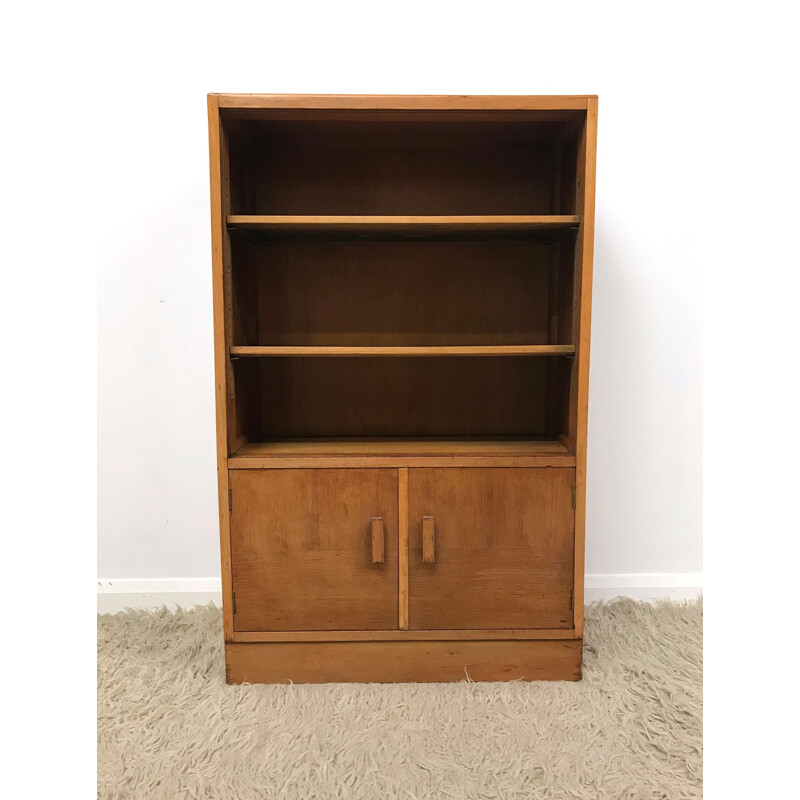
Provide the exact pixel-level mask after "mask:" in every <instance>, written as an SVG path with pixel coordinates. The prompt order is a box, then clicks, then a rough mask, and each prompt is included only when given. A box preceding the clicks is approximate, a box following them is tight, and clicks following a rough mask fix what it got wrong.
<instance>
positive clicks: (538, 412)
mask: <svg viewBox="0 0 800 800" xmlns="http://www.w3.org/2000/svg"><path fill="white" fill-rule="evenodd" d="M549 360H550V359H546V358H517V357H508V358H480V357H478V358H456V359H453V358H438V357H434V358H369V357H367V358H265V359H252V360H249V359H239V360H237V361H235V362H234V373H235V378H236V395H237V409H238V413H239V425H240V428H241V430H242V432H243V433H244V434H245V435H246V436H247V437H248V438H249V439H250V441H265V440H270V439H281V438H291V437H352V436H364V437H378V436H410V437H425V436H454V437H459V436H526V437H528V436H544V435H545V433H546V427H547V425H546V406H547V363H546V362H547V361H549ZM254 365H255V366H254ZM256 370H257V371H258V373H259V375H258V377H259V380H258V383H255V382H254V381H253V373H254V371H256Z"/></svg>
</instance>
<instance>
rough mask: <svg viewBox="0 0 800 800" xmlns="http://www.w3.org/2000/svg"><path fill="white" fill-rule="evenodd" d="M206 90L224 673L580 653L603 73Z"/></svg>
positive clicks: (503, 662) (573, 660)
mask: <svg viewBox="0 0 800 800" xmlns="http://www.w3.org/2000/svg"><path fill="white" fill-rule="evenodd" d="M208 110H209V133H210V166H211V222H212V261H213V282H214V286H213V289H214V295H213V297H214V348H215V369H216V404H217V412H216V414H217V416H216V424H217V451H218V456H217V470H218V476H219V508H220V541H221V553H222V586H223V626H224V636H225V652H226V667H227V677H228V681H229V682H231V683H237V682H244V681H247V682H251V683H255V682H270V683H271V682H288V681H293V682H296V683H302V682H330V681H361V682H373V681H375V682H394V681H456V680H463V679H465V678H467V677H469V678H471V679H472V680H476V681H477V680H514V679H524V680H537V679H547V680H577V679H579V678H580V675H581V652H582V636H583V580H584V570H583V563H584V557H583V553H584V519H585V511H584V509H585V485H586V429H587V399H588V377H589V329H590V314H591V278H592V248H593V227H594V176H595V149H596V126H597V98H596V97H594V96H559V97H556V96H524V97H523V96H515V97H511V96H483V97H478V96H474V97H471V96H442V97H436V96H388V95H386V96H384V95H381V96H361V95H351V96H346V95H342V96H334V95H236V94H212V95H209V97H208Z"/></svg>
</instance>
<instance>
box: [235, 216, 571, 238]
mask: <svg viewBox="0 0 800 800" xmlns="http://www.w3.org/2000/svg"><path fill="white" fill-rule="evenodd" d="M227 222H228V227H229V228H243V229H250V230H262V231H274V232H297V233H300V232H302V233H314V232H318V233H358V234H371V233H372V234H379V233H393V234H401V235H406V234H410V235H425V234H429V235H430V234H456V233H479V232H486V231H494V232H497V231H500V232H502V231H507V232H515V231H530V230H558V229H562V228H575V227H577V226H578V225H580V217H579V216H576V215H563V214H562V215H544V216H542V215H540V216H497V215H495V216H290V215H278V216H276V215H272V216H261V215H246V214H232V215H230V216H229V217H228V219H227Z"/></svg>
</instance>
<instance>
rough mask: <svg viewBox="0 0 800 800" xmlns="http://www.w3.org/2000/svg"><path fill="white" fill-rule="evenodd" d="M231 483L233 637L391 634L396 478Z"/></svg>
mask: <svg viewBox="0 0 800 800" xmlns="http://www.w3.org/2000/svg"><path fill="white" fill-rule="evenodd" d="M229 476H230V478H229V485H230V487H231V562H232V568H233V592H234V596H235V614H234V627H235V629H236V630H237V631H329V630H388V629H396V628H397V627H398V572H397V549H398V536H397V517H398V488H397V470H394V469H264V470H259V469H237V470H230V471H229ZM381 539H382V541H381ZM381 545H382V547H381ZM381 558H382V560H381Z"/></svg>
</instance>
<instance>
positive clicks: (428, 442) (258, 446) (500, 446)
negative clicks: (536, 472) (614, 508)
mask: <svg viewBox="0 0 800 800" xmlns="http://www.w3.org/2000/svg"><path fill="white" fill-rule="evenodd" d="M330 459H332V460H334V461H335V462H336V465H337V466H338V465H339V463H340V462H341V464H342V465H343V466H348V465H349V466H383V465H390V466H402V465H404V464H405V465H408V466H412V465H417V464H419V465H431V466H432V465H434V464H433V463H430V462H435V463H436V464H441V463H450V462H451V461H452V463H453V466H458V465H459V463H463V462H465V461H466V462H468V463H465V464H464V465H465V466H472V465H474V464H473V463H472V462H474V461H476V460H483V459H486V460H487V466H489V465H490V464H489V460H492V461H494V460H497V459H501V460H503V461H505V462H509V465H511V466H515V465H516V462H517V461H520V464H519V465H520V466H523V465H525V464H526V462H527V461H529V460H531V459H536V460H541V459H545V460H547V461H550V460H556V461H558V463H559V465H561V466H574V463H575V458H574V455H572V454H571V453H570V452H569V451H568V450H567V448H566V447H565V446H564V445H563V444H561V443H560V442H557V441H554V440H552V439H530V438H516V439H509V438H493V437H469V438H438V437H431V438H373V439H361V438H339V439H280V440H275V441H268V442H249V443H247V444H245V445H243V446H242V447H241V448H240V449H239V450H238V451H237V452H236V453H235V454H234V455H232V456H231V457H230V458H229V459H228V466H229V467H230V468H231V469H248V468H257V467H265V466H267V467H268V466H276V467H277V466H284V465H285V466H305V465H306V464H305V462H306V461H307V462H308V465H309V466H313V465H314V464H315V463H316V461H322V460H330ZM283 462H286V463H285V464H284V463H283ZM300 462H303V463H300ZM361 462H364V463H363V464H362V463H361ZM367 462H369V463H367ZM373 462H374V463H373ZM511 462H513V463H511ZM326 465H327V464H326Z"/></svg>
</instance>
